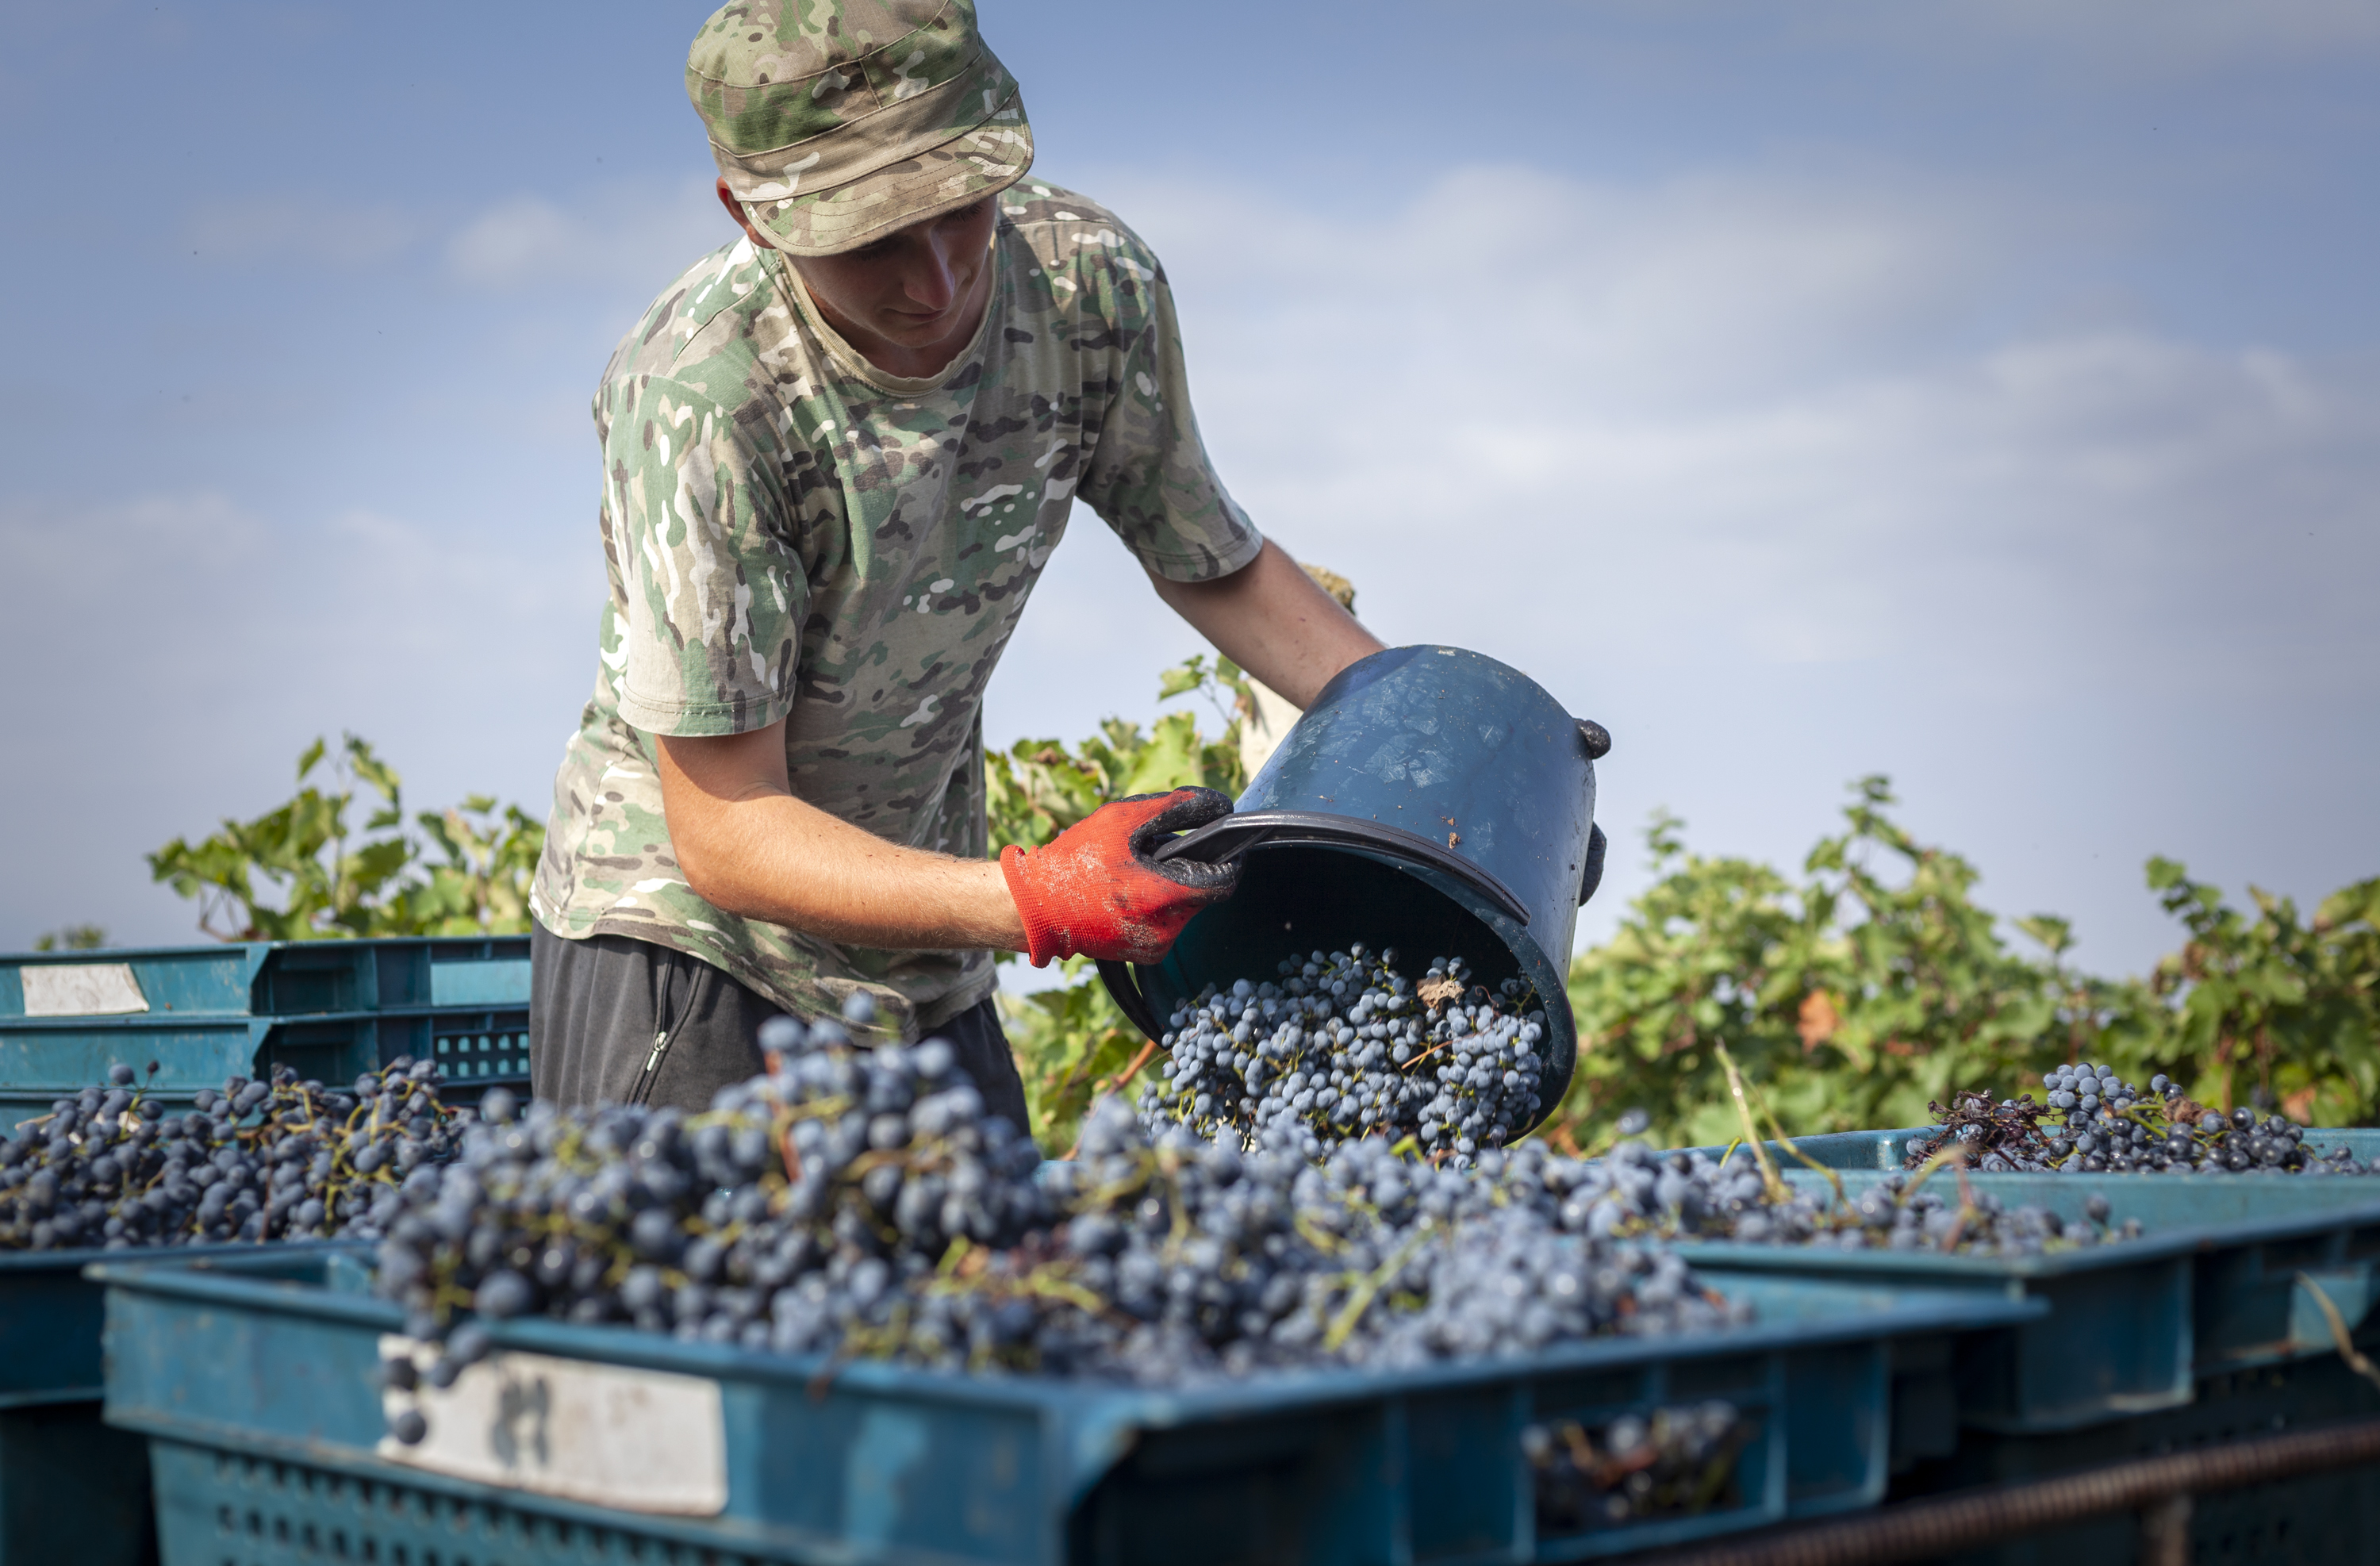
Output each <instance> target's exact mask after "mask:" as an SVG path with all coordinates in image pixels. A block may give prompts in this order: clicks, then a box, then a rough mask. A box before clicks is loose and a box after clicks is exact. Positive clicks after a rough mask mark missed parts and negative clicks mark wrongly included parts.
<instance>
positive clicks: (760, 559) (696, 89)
mask: <svg viewBox="0 0 2380 1566" xmlns="http://www.w3.org/2000/svg"><path fill="white" fill-rule="evenodd" d="M686 87H687V91H688V92H689V94H690V95H691V96H692V98H693V100H694V105H695V109H696V111H697V113H698V115H700V116H701V118H702V120H703V123H704V125H705V127H707V128H708V130H709V131H710V142H711V150H712V152H713V154H714V156H715V158H716V160H717V162H718V164H719V170H720V179H719V187H718V188H719V197H720V200H721V202H722V205H724V206H725V208H726V209H727V212H728V214H729V216H731V217H732V218H733V219H734V220H735V224H736V225H737V226H738V227H739V228H741V229H742V231H743V232H742V235H741V237H738V238H736V239H735V240H734V241H733V242H731V243H729V244H727V245H725V246H723V247H722V249H719V250H716V251H714V252H713V253H711V254H710V255H709V256H706V257H704V258H703V259H702V260H701V261H698V262H696V263H695V264H694V266H693V267H691V268H690V269H688V270H687V271H686V273H684V274H683V275H682V276H680V277H679V278H678V279H677V281H676V282H674V283H673V284H672V285H670V286H669V287H668V288H667V289H665V290H663V292H662V295H661V297H660V298H659V299H657V300H656V301H655V302H654V304H653V305H652V307H651V308H650V310H647V312H646V314H645V317H644V319H643V320H642V321H641V322H638V323H637V327H636V329H635V330H634V331H632V332H631V333H630V334H628V336H627V337H626V338H625V339H624V340H623V341H622V343H621V345H620V346H619V348H618V349H617V350H616V351H615V352H614V353H613V358H612V362H611V364H610V366H609V367H608V368H607V369H606V370H605V371H604V375H603V382H602V385H601V388H600V389H599V390H598V392H597V394H596V397H595V409H594V411H595V422H596V428H597V431H598V433H599V435H600V437H601V442H602V447H603V477H604V483H603V504H602V511H601V528H602V535H603V545H604V551H605V554H606V557H607V561H608V565H609V571H610V578H611V596H610V600H609V601H608V602H607V603H606V604H605V605H604V610H603V615H602V621H601V633H600V640H601V667H600V669H599V671H598V674H597V677H596V686H595V695H594V698H593V699H592V700H590V701H589V703H588V705H587V709H586V711H585V713H584V715H583V717H582V719H581V722H580V726H579V729H578V732H577V733H576V734H573V735H572V736H571V739H570V741H569V745H568V747H567V749H566V750H565V755H564V759H563V763H562V768H561V771H560V773H559V774H558V775H557V777H556V778H555V781H554V806H553V818H552V824H551V826H550V828H549V830H548V832H547V837H546V848H545V856H544V858H543V860H542V861H541V862H540V866H539V868H538V878H537V884H536V888H535V892H534V894H533V897H532V904H531V905H532V908H533V910H534V912H535V914H536V916H537V921H538V922H537V928H536V929H535V931H534V932H533V937H532V951H533V953H534V956H533V970H534V971H533V984H532V990H533V997H532V1002H531V1011H530V1018H529V1050H530V1060H531V1064H532V1071H533V1075H534V1081H535V1086H536V1091H537V1093H538V1095H539V1096H540V1097H541V1098H550V1099H556V1100H559V1101H561V1102H563V1103H566V1104H579V1103H589V1102H593V1101H597V1100H607V1101H635V1102H650V1103H656V1104H660V1103H674V1104H681V1105H685V1106H687V1107H689V1108H698V1107H702V1106H704V1105H707V1104H708V1102H709V1099H710V1095H711V1093H712V1092H713V1091H715V1090H716V1089H717V1088H718V1087H720V1086H722V1085H724V1084H727V1083H730V1082H735V1081H739V1080H742V1079H743V1078H744V1077H746V1076H748V1075H750V1074H752V1073H754V1072H755V1071H757V1070H759V1069H760V1062H759V1057H758V1054H757V1050H756V1046H755V1044H754V1042H753V1038H754V1034H755V1032H756V1030H757V1028H758V1026H759V1024H760V1023H761V1022H762V1021H764V1020H765V1019H767V1018H768V1017H770V1016H771V1015H774V1014H778V1013H779V1012H785V1011H790V1012H794V1013H796V1014H803V1015H809V1016H815V1015H818V1014H824V1013H830V1012H833V1011H836V1010H838V1009H845V1010H846V1011H847V1014H849V1015H851V1016H853V1017H855V1018H859V1019H865V1020H868V1021H869V1022H870V1024H871V1026H868V1028H867V1030H866V1031H867V1032H868V1035H869V1036H870V1037H873V1038H895V1037H897V1038H917V1037H920V1036H921V1035H923V1034H928V1033H932V1034H939V1035H941V1037H944V1038H948V1039H950V1040H951V1041H952V1043H953V1045H954V1046H955V1047H956V1048H957V1050H958V1051H959V1054H960V1057H961V1059H962V1061H963V1062H964V1063H965V1065H966V1066H967V1068H968V1070H969V1071H970V1072H971V1073H972V1074H974V1076H975V1078H976V1080H977V1083H978V1085H979V1086H981V1088H982V1090H983V1093H984V1096H985V1099H986V1102H987V1104H988V1105H989V1107H990V1109H991V1110H993V1111H996V1112H999V1113H1002V1114H1005V1115H1007V1116H1008V1117H1009V1118H1010V1119H1011V1120H1012V1121H1013V1122H1014V1123H1015V1124H1016V1126H1017V1127H1018V1129H1020V1130H1022V1129H1023V1128H1024V1127H1025V1126H1026V1109H1025V1098H1024V1089H1023V1086H1022V1084H1021V1083H1020V1082H1019V1080H1018V1077H1017V1074H1016V1069H1015V1065H1014V1062H1013V1061H1012V1060H1011V1058H1010V1056H1009V1053H1008V1047H1007V1040H1006V1039H1005V1038H1004V1037H1003V1036H1002V1033H1001V1029H1000V1024H999V1020H998V1017H997V1014H995V1013H994V1011H993V1009H992V1004H991V995H992V990H993V989H994V977H993V970H992V962H991V953H992V952H994V951H1021V952H1026V953H1030V954H1031V955H1032V957H1033V959H1034V960H1035V962H1036V963H1037V964H1038V963H1044V962H1047V961H1048V960H1049V959H1050V957H1052V956H1063V955H1070V954H1074V953H1087V954H1089V955H1093V956H1107V957H1126V958H1132V959H1135V960H1141V961H1153V960H1155V958H1156V957H1158V956H1160V955H1161V954H1162V953H1163V952H1164V951H1165V950H1166V948H1167V947H1168V946H1170V945H1171V944H1172V939H1173V936H1174V935H1175V934H1176V933H1178V932H1179V930H1180V929H1181V928H1182V926H1183V924H1184V923H1185V922H1186V921H1187V920H1188V919H1189V917H1191V915H1192V914H1194V913H1196V910H1197V909H1198V908H1199V907H1200V906H1203V905H1204V904H1207V903H1208V902H1211V901H1213V900H1214V899H1216V898H1217V897H1220V896H1223V895H1227V894H1228V892H1230V890H1231V882H1232V877H1231V874H1230V872H1228V871H1226V870H1223V869H1220V868H1216V867H1204V866H1188V867H1184V866H1182V865H1179V864H1175V865H1171V866H1167V867H1165V868H1161V869H1160V868H1159V867H1157V866H1156V865H1155V863H1154V861H1153V860H1151V859H1149V858H1148V857H1147V852H1148V849H1149V848H1150V847H1151V846H1152V845H1153V843H1154V841H1155V838H1156V837H1157V836H1158V835H1160V834H1161V833H1162V832H1166V831H1170V830H1175V829H1179V828H1182V827H1187V826H1192V825H1196V824H1197V823H1199V822H1201V821H1204V820H1207V819H1212V818H1213V817H1214V816H1215V815H1217V814H1220V812H1221V811H1223V810H1226V809H1228V808H1229V803H1228V801H1224V800H1222V799H1221V798H1220V796H1219V795H1212V794H1210V793H1209V792H1208V791H1204V790H1182V791H1177V793H1176V794H1175V795H1168V796H1164V797H1162V798H1159V799H1154V800H1145V801H1128V802H1123V803H1119V804H1114V805H1111V806H1109V807H1106V808H1105V809H1103V810H1100V811H1099V812H1098V813H1096V814H1094V815H1093V816H1092V817H1091V818H1090V819H1087V820H1086V821H1084V822H1082V823H1081V824H1080V825H1078V826H1076V827H1075V828H1074V829H1073V830H1072V831H1070V832H1066V833H1064V834H1063V835H1062V836H1061V837H1060V838H1059V839H1058V840H1057V841H1056V842H1055V843H1052V844H1050V845H1049V846H1048V847H1046V848H1044V849H1041V850H1038V852H1035V853H1033V854H1029V855H1027V854H1024V853H1023V852H1022V851H1021V850H1017V849H1014V848H1012V849H1010V850H1009V851H1008V853H1007V854H1006V855H1005V856H1003V859H1004V862H1002V863H993V862H990V861H989V860H987V858H986V857H985V854H986V850H987V840H986V824H985V819H984V790H983V767H982V749H983V736H982V719H981V703H982V698H983V691H984V687H985V685H986V683H987V682H988V681H989V680H990V676H991V671H992V668H993V665H994V664H995V663H996V662H998V660H999V657H1000V653H1001V649H1002V648H1003V647H1005V646H1006V645H1007V642H1008V638H1009V636H1010V634H1011V633H1012V631H1013V630H1014V625H1015V622H1016V617H1017V615H1018V614H1019V613H1020V612H1021V611H1022V610H1023V608H1024V605H1025V601H1026V596H1027V595H1028V594H1029V593H1030V591H1031V590H1032V587H1033V584H1034V581H1035V580H1036V578H1037V577H1038V576H1039V574H1040V571H1041V569H1042V567H1043V565H1044V564H1045V563H1046V562H1047V561H1048V559H1049V557H1050V551H1051V550H1053V549H1055V548H1056V547H1057V544H1058V541H1059V539H1060V538H1061V536H1062V534H1063V532H1064V530H1065V526H1066V520H1067V515H1068V512H1069V509H1070V507H1071V505H1072V503H1073V501H1074V500H1075V497H1076V496H1077V495H1080V496H1081V497H1082V498H1083V499H1084V500H1086V501H1087V502H1088V503H1089V504H1090V505H1091V507H1092V509H1093V510H1095V511H1097V512H1098V513H1099V516H1101V517H1102V518H1103V519H1104V520H1105V521H1106V522H1107V523H1108V525H1109V527H1110V528H1112V529H1113V530H1114V531H1115V533H1116V534H1117V536H1118V537H1119V538H1120V539H1122V540H1123V543H1124V545H1125V546H1126V547H1127V548H1129V549H1131V550H1132V551H1133V552H1134V553H1135V555H1136V556H1137V557H1138V558H1139V560H1140V562H1141V564H1142V565H1143V566H1144V567H1145V568H1146V569H1147V572H1148V574H1149V580H1150V584H1151V586H1152V587H1153V588H1154V589H1156V592H1157V595H1158V597H1159V598H1160V599H1161V600H1162V601H1164V602H1165V603H1166V604H1167V605H1168V606H1170V607H1171V608H1172V610H1173V611H1174V612H1175V613H1179V614H1180V615H1182V616H1183V618H1184V619H1185V620H1187V621H1189V623H1190V624H1191V625H1194V626H1196V628H1197V629H1198V631H1199V632H1200V633H1201V634H1202V635H1204V636H1205V637H1207V639H1208V641H1210V642H1211V643H1213V644H1214V646H1215V647H1216V648H1218V649H1220V650H1221V651H1222V652H1223V653H1225V654H1226V655H1227V656H1229V657H1231V658H1232V659H1233V660H1234V661H1235V662H1238V663H1239V664H1240V665H1241V666H1242V667H1243V668H1245V669H1246V670H1248V671H1249V672H1250V673H1251V674H1254V675H1256V676H1257V678H1259V679H1261V680H1263V681H1264V682H1265V683H1266V684H1267V685H1269V686H1272V687H1273V688H1274V689H1275V690H1277V691H1279V692H1281V695H1283V696H1284V697H1286V698H1288V699H1289V700H1290V701H1292V702H1293V703H1295V704H1298V705H1301V706H1302V705H1304V704H1305V702H1306V701H1308V700H1310V699H1311V698H1312V697H1313V696H1314V694H1315V693H1316V692H1317V691H1318V690H1319V689H1320V688H1321V687H1322V686H1323V685H1324V683H1326V682H1327V681H1328V680H1329V679H1330V676H1331V675H1333V674H1336V673H1338V671H1339V670H1341V669H1342V668H1343V667H1345V666H1346V665H1347V664H1349V663H1351V662H1354V661H1355V660H1356V659H1358V658H1361V657H1363V656H1365V655H1366V654H1367V653H1370V652H1373V651H1376V650H1378V648H1379V646H1380V644H1379V643H1378V642H1377V641H1376V640H1374V639H1373V638H1372V637H1371V636H1370V635H1369V634H1368V633H1366V631H1365V630H1364V629H1363V628H1362V627H1361V626H1360V625H1357V624H1356V623H1355V621H1354V619H1353V618H1352V617H1351V616H1349V615H1348V614H1347V613H1344V612H1343V611H1342V610H1341V609H1340V608H1339V606H1338V605H1337V604H1336V603H1334V602H1333V601H1331V600H1330V598H1329V597H1328V596H1326V595H1325V594H1324V593H1323V592H1322V591H1321V589H1318V588H1317V587H1315V586H1314V584H1313V583H1312V582H1311V581H1310V580H1309V579H1308V578H1307V577H1306V576H1305V573H1304V572H1303V571H1301V570H1299V569H1298V568H1297V566H1296V565H1295V564H1293V563H1292V562H1291V561H1290V559H1289V558H1288V556H1287V555H1285V554H1284V553H1283V552H1281V550H1280V549H1279V548H1278V547H1277V546H1276V545H1273V544H1271V543H1269V542H1267V541H1266V540H1264V539H1263V538H1262V537H1261V536H1260V535H1259V534H1258V533H1257V529H1256V528H1255V526H1254V525H1253V524H1252V523H1251V522H1250V521H1249V520H1248V519H1247V517H1246V516H1245V514H1244V513H1243V512H1242V511H1241V510H1240V508H1239V507H1238V506H1237V505H1236V504H1233V501H1232V499H1231V497H1230V495H1229V494H1227V493H1226V492H1225V491H1224V489H1223V486H1222V484H1221V482H1220V480H1218V479H1217V478H1216V477H1215V475H1214V472H1213V470H1212V468H1211V467H1209V465H1208V460H1207V455H1206V452H1205V449H1204V447H1203V446H1202V445H1201V444H1200V442H1199V439H1198V430H1197V424H1196V419H1194V417H1193V416H1192V413H1191V407H1190V398H1189V390H1188V382H1187V378H1186V375H1185V373H1184V367H1183V359H1182V349H1181V344H1180V341H1179V335H1178V332H1177V330H1176V327H1175V324H1174V316H1173V307H1172V296H1171V293H1170V291H1169V289H1168V287H1167V284H1166V280H1165V276H1164V273H1162V272H1161V271H1160V269H1159V267H1158V264H1157V261H1156V259H1155V257H1154V256H1152V255H1151V254H1150V253H1149V251H1148V249H1147V247H1146V246H1144V245H1143V244H1142V243H1141V242H1140V240H1139V239H1138V238H1137V237H1135V235H1134V234H1133V233H1132V232H1131V231H1130V230H1129V229H1127V228H1126V227H1124V225H1123V224H1122V223H1121V222H1120V221H1118V220H1117V219H1116V218H1115V217H1114V215H1113V214H1111V213H1110V212H1107V211H1106V210H1104V209H1103V208H1101V207H1099V205H1097V204H1096V203H1094V202H1092V201H1089V200H1086V199H1084V198H1082V197H1080V196H1076V195H1074V194H1071V193H1069V192H1066V191H1063V190H1060V189H1057V188H1053V187H1051V186H1049V185H1047V184H1041V183H1037V182H1034V181H1032V180H1030V179H1029V178H1028V177H1027V170H1028V168H1029V166H1030V164H1031V162H1032V156H1033V140H1032V133H1031V130H1030V128H1029V127H1027V125H1026V118H1025V112H1024V107H1023V103H1022V101H1021V99H1020V96H1019V93H1018V90H1017V86H1016V83H1015V81H1014V79H1012V78H1011V77H1010V76H1009V75H1008V73H1007V71H1006V70H1005V69H1004V68H1003V67H1002V65H1001V63H1000V62H999V60H997V59H996V58H994V57H993V55H992V54H991V52H990V50H988V49H986V48H985V47H984V45H983V43H982V42H981V40H980V39H979V38H978V37H977V32H976V27H975V17H974V12H973V8H972V6H970V5H969V4H967V0H753V3H748V4H736V5H730V6H726V7H724V8H723V9H722V10H720V11H719V12H718V13H717V14H715V15H714V16H712V17H711V18H710V20H709V22H707V23H706V24H705V25H704V27H703V29H702V30H701V32H700V33H699V34H698V36H697V38H696V40H695V43H694V48H693V51H692V53H691V55H689V57H688V61H687V67H686ZM1113 650H1114V649H1105V648H1101V649H1084V651H1085V653H1086V654H1087V655H1094V656H1109V655H1112V652H1113ZM863 995H864V996H866V997H868V1001H866V1002H855V998H856V997H858V996H863ZM871 1002H872V1014H871Z"/></svg>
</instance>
